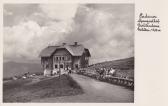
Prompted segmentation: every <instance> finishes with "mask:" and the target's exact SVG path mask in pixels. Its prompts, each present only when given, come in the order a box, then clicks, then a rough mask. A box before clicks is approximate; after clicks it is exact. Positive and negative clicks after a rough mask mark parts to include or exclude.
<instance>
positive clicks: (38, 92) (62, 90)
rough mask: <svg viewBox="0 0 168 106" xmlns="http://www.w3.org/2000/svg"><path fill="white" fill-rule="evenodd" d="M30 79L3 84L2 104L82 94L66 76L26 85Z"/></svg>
mask: <svg viewBox="0 0 168 106" xmlns="http://www.w3.org/2000/svg"><path fill="white" fill-rule="evenodd" d="M31 81H32V79H25V80H23V79H19V80H16V81H10V82H6V83H4V84H3V102H6V103H9V102H30V101H31V100H33V99H42V98H50V97H58V96H70V95H77V94H82V93H83V90H82V89H81V87H80V86H79V85H78V84H77V83H76V82H75V81H74V80H73V79H72V78H71V77H70V76H68V75H62V76H61V77H60V78H59V77H54V78H51V79H47V80H42V81H39V82H37V83H34V84H28V83H30V82H31Z"/></svg>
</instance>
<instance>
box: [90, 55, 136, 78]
mask: <svg viewBox="0 0 168 106" xmlns="http://www.w3.org/2000/svg"><path fill="white" fill-rule="evenodd" d="M102 67H103V68H106V69H110V68H113V69H115V70H116V74H115V76H116V77H129V78H131V79H133V78H134V57H130V58H125V59H120V60H114V61H106V62H101V63H97V64H93V65H90V66H89V67H88V69H90V70H95V69H97V68H102Z"/></svg>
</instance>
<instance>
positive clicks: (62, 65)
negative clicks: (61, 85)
mask: <svg viewBox="0 0 168 106" xmlns="http://www.w3.org/2000/svg"><path fill="white" fill-rule="evenodd" d="M60 72H61V74H64V64H62V63H61V64H60Z"/></svg>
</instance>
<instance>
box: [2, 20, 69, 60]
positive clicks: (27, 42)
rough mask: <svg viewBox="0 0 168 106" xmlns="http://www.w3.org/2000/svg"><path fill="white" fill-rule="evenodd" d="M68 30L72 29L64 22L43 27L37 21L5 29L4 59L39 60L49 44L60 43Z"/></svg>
mask: <svg viewBox="0 0 168 106" xmlns="http://www.w3.org/2000/svg"><path fill="white" fill-rule="evenodd" d="M70 24H71V23H70ZM68 30H71V29H70V28H69V25H67V24H65V23H64V22H55V23H52V24H50V25H48V26H43V27H42V26H40V25H38V24H37V23H36V22H35V21H27V22H23V23H20V24H18V25H15V26H13V27H5V28H4V57H5V58H11V57H12V58H13V57H15V58H18V59H22V58H23V59H25V60H26V59H37V58H38V55H39V52H40V51H41V50H42V49H43V48H45V47H46V46H47V45H49V43H58V42H59V40H62V39H63V38H64V33H65V32H68Z"/></svg>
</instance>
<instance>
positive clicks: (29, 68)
mask: <svg viewBox="0 0 168 106" xmlns="http://www.w3.org/2000/svg"><path fill="white" fill-rule="evenodd" d="M26 72H30V73H34V72H43V70H42V68H41V65H40V63H19V62H11V61H10V62H4V63H3V77H4V78H6V77H11V76H15V75H22V74H24V73H26Z"/></svg>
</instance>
